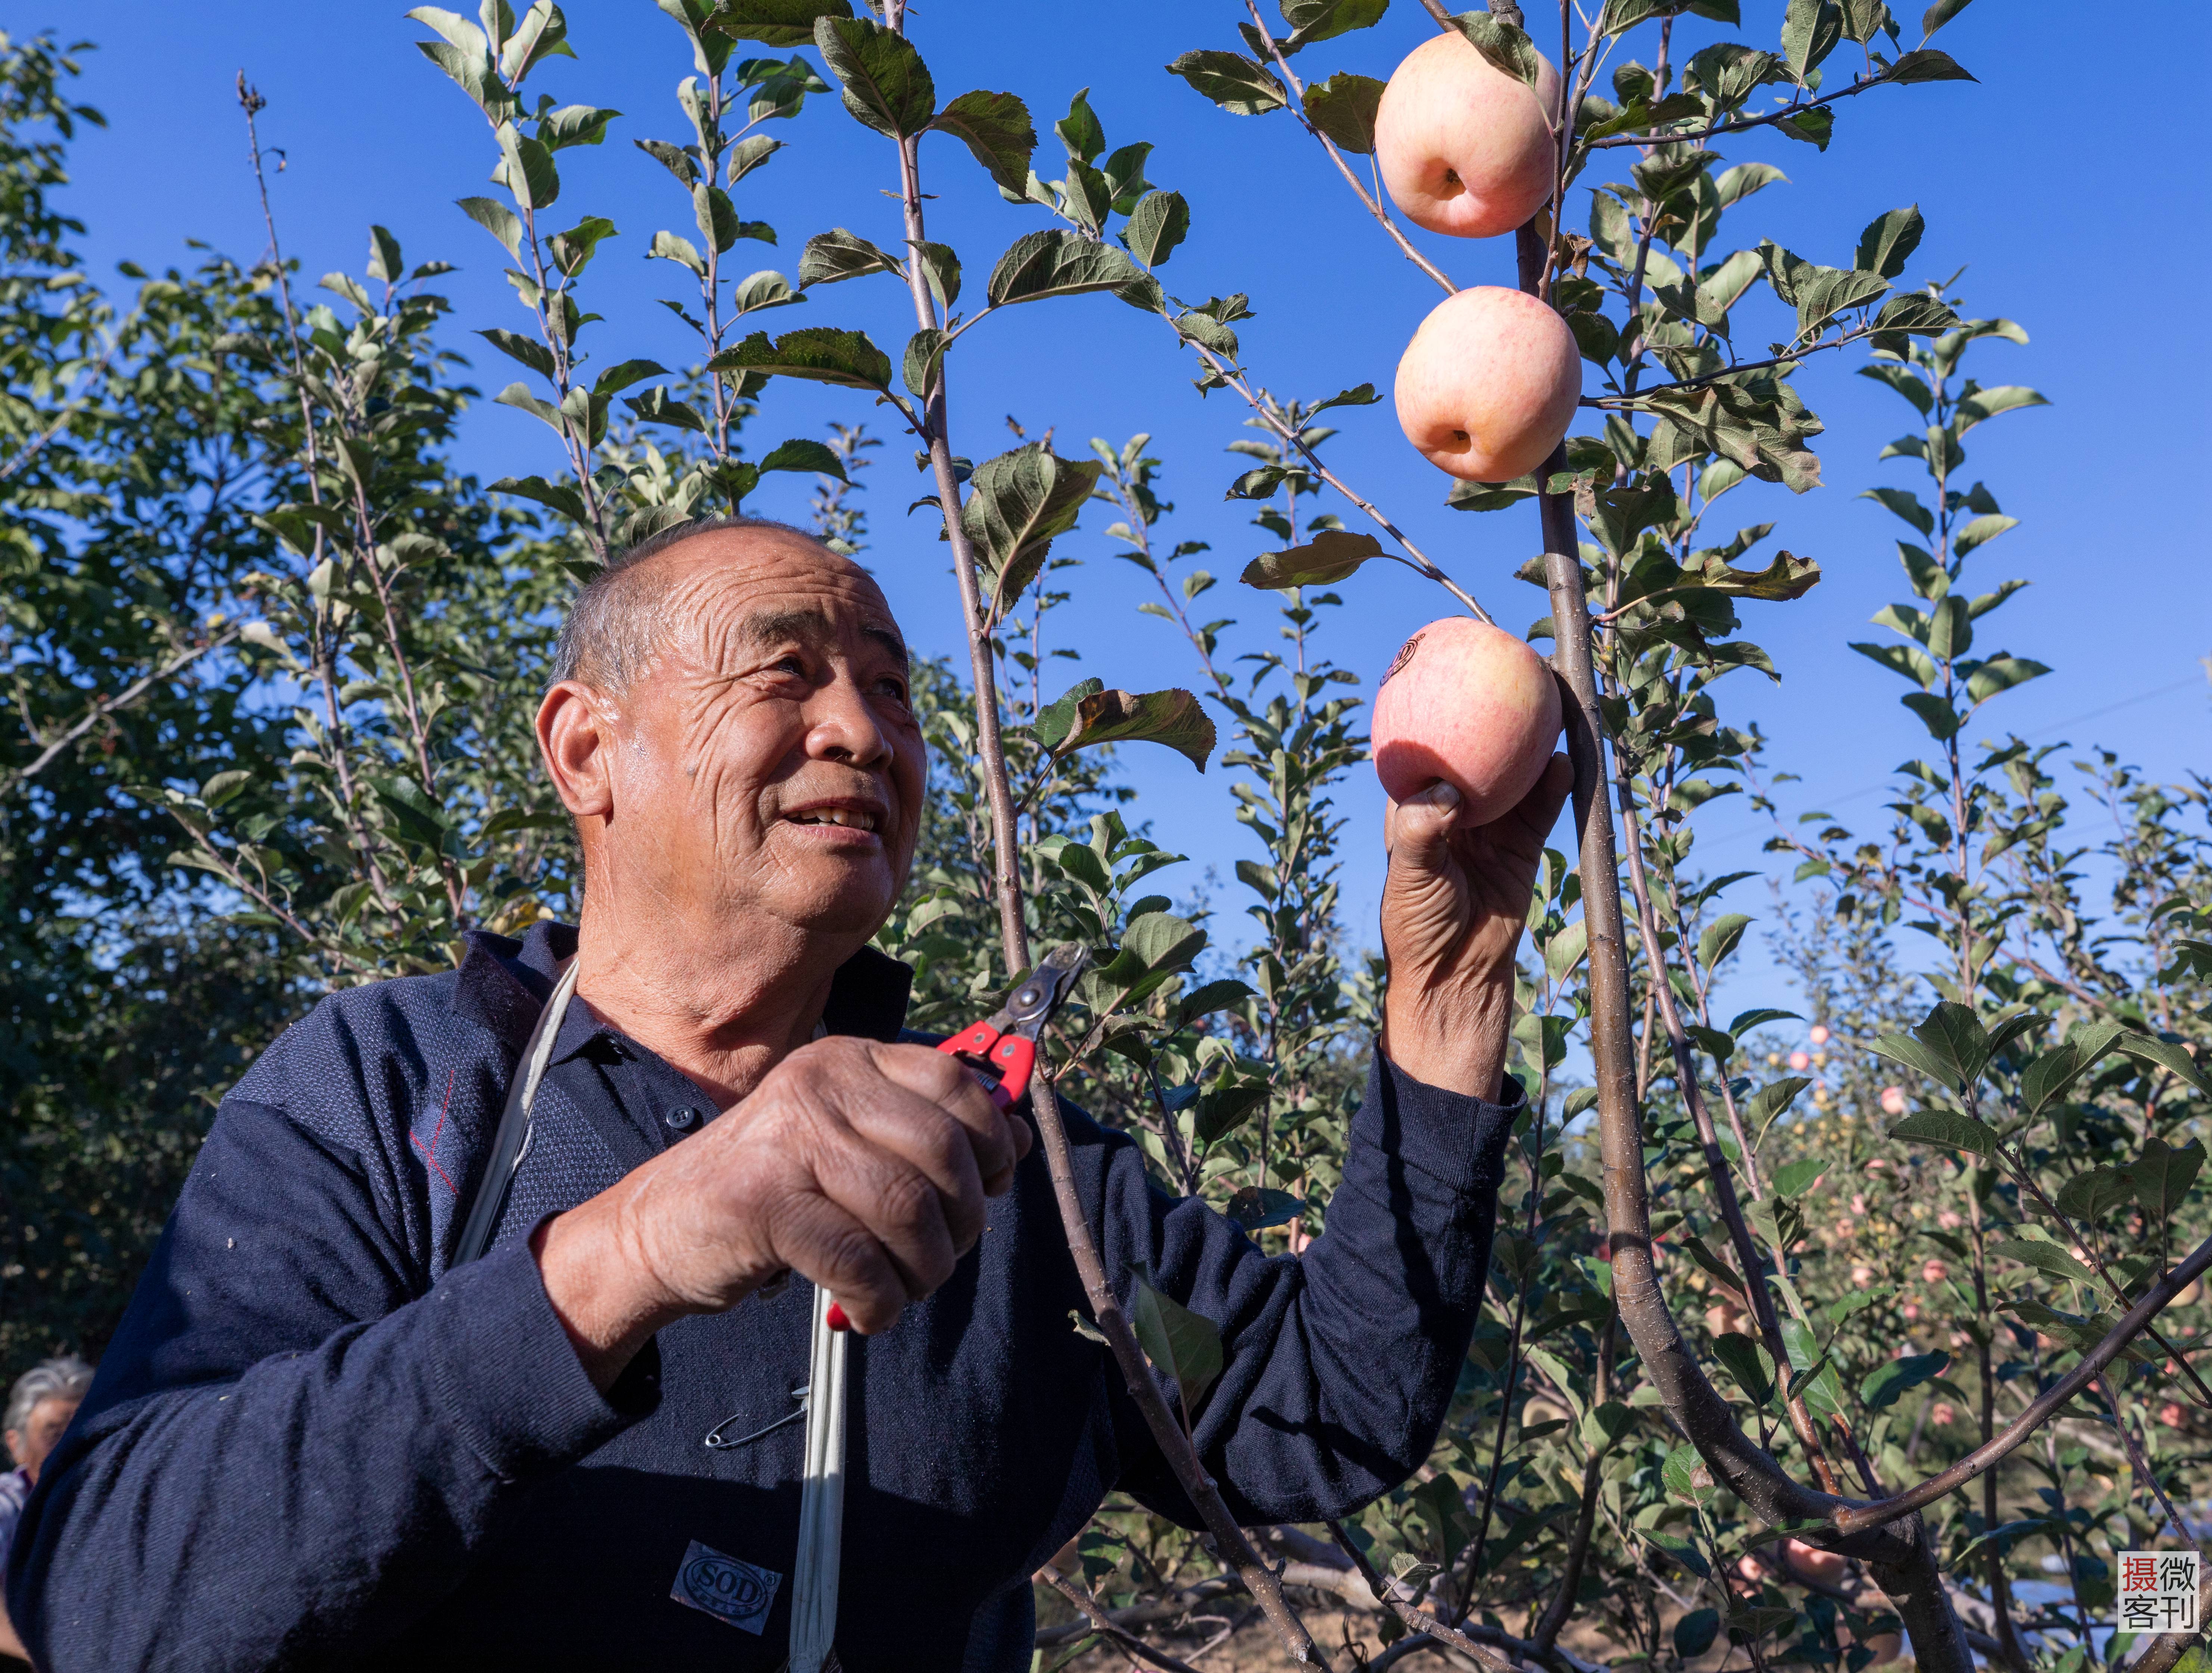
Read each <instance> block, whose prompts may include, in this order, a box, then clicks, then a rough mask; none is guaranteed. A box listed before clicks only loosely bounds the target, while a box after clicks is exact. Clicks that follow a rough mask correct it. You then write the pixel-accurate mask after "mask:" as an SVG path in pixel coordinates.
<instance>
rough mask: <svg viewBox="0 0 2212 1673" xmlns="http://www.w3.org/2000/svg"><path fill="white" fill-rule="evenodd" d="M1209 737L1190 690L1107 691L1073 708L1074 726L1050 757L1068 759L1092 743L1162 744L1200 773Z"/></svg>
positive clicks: (1202, 713) (1203, 713) (1209, 745)
mask: <svg viewBox="0 0 2212 1673" xmlns="http://www.w3.org/2000/svg"><path fill="white" fill-rule="evenodd" d="M1213 737H1214V734H1213V722H1212V720H1211V719H1209V718H1208V717H1207V715H1206V711H1205V709H1202V708H1200V706H1199V701H1198V699H1197V698H1196V697H1194V696H1193V695H1192V694H1191V693H1190V692H1188V691H1185V690H1180V689H1170V690H1165V691H1144V692H1128V691H1115V690H1105V691H1099V692H1097V693H1095V694H1093V695H1092V696H1091V697H1085V698H1084V699H1082V701H1081V702H1079V703H1078V704H1077V705H1076V711H1075V717H1074V720H1073V724H1072V725H1071V726H1070V727H1069V728H1068V731H1067V734H1066V737H1065V738H1064V739H1061V740H1060V744H1059V745H1057V746H1056V747H1055V748H1054V751H1053V753H1054V755H1066V754H1069V753H1071V752H1072V751H1076V750H1079V749H1082V748H1084V747H1085V745H1091V744H1112V743H1122V742H1127V743H1150V744H1164V745H1166V746H1167V747H1168V748H1170V749H1171V750H1174V751H1176V752H1177V753H1178V754H1181V755H1184V756H1187V757H1189V759H1190V761H1191V763H1192V764H1193V765H1194V766H1195V767H1197V769H1198V770H1199V771H1200V772H1204V771H1205V770H1206V759H1207V757H1210V756H1211V755H1212V753H1213Z"/></svg>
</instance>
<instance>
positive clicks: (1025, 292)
mask: <svg viewBox="0 0 2212 1673" xmlns="http://www.w3.org/2000/svg"><path fill="white" fill-rule="evenodd" d="M1144 276H1145V275H1144V271H1143V270H1142V269H1141V268H1139V266H1138V265H1136V263H1134V262H1133V261H1131V260H1130V259H1129V258H1128V256H1127V254H1126V253H1125V252H1122V251H1120V250H1117V249H1115V247H1114V246H1112V245H1110V244H1094V243H1092V242H1091V240H1089V239H1087V238H1085V237H1084V236H1083V234H1080V233H1079V232H1076V231H1073V229H1072V228H1066V227H1054V228H1048V229H1047V230H1045V231H1042V232H1034V233H1030V234H1026V235H1025V236H1024V237H1021V238H1018V239H1016V240H1014V243H1013V246H1012V248H1011V249H1009V250H1008V251H1007V252H1006V254H1004V255H1003V256H1000V258H999V265H997V266H996V267H994V268H993V269H992V270H991V277H990V279H989V282H988V283H986V285H985V286H984V295H986V296H987V297H988V298H989V299H990V303H991V306H992V307H1008V306H1010V305H1011V304H1012V303H1015V302H1036V301H1043V300H1044V299H1045V298H1047V297H1049V296H1079V295H1083V294H1084V293H1085V291H1091V290H1113V289H1117V288H1119V287H1120V286H1122V285H1125V284H1128V283H1131V282H1132V281H1134V280H1138V279H1141V278H1143V277H1144Z"/></svg>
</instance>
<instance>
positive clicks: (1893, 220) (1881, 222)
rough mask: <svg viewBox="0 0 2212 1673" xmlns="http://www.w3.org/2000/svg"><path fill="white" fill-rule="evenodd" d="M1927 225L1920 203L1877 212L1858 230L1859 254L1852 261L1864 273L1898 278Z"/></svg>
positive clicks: (1918, 243) (1917, 246) (1918, 244)
mask: <svg viewBox="0 0 2212 1673" xmlns="http://www.w3.org/2000/svg"><path fill="white" fill-rule="evenodd" d="M1927 228H1928V223H1927V222H1925V221H1923V220H1922V219H1921V217H1920V205H1919V204H1912V205H1911V207H1910V208H1907V209H1893V210H1890V211H1889V213H1888V214H1887V215H1881V216H1875V219H1874V220H1872V221H1871V222H1868V223H1867V229H1866V230H1865V231H1864V232H1863V233H1861V234H1859V252H1858V258H1857V260H1856V261H1854V262H1853V263H1852V265H1853V266H1855V267H1857V269H1858V270H1859V271H1861V272H1863V273H1878V274H1880V275H1881V277H1883V278H1885V279H1893V278H1895V277H1897V276H1898V275H1899V273H1902V272H1903V271H1905V259H1906V258H1907V257H1909V256H1910V255H1911V253H1912V252H1914V251H1915V250H1917V249H1918V248H1919V247H1920V236H1921V234H1923V232H1925V231H1926V230H1927Z"/></svg>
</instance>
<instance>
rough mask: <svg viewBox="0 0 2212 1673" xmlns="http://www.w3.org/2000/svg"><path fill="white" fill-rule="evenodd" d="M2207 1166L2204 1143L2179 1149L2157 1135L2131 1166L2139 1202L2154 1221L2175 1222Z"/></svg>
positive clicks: (2194, 1142) (2197, 1141)
mask: <svg viewBox="0 0 2212 1673" xmlns="http://www.w3.org/2000/svg"><path fill="white" fill-rule="evenodd" d="M2203 1166H2204V1141H2203V1140H2201V1139H2191V1141H2189V1142H2188V1143H2187V1144H2185V1145H2184V1146H2182V1147H2181V1148H2179V1150H2176V1149H2174V1148H2173V1147H2171V1146H2169V1145H2168V1144H2167V1143H2166V1141H2165V1140H2163V1139H2161V1138H2160V1137H2159V1136H2158V1135H2156V1134H2153V1135H2150V1136H2149V1137H2148V1138H2146V1139H2145V1140H2144V1141H2143V1147H2142V1155H2140V1156H2138V1157H2136V1159H2135V1160H2134V1161H2133V1162H2132V1163H2130V1165H2129V1166H2128V1170H2127V1173H2128V1179H2129V1181H2130V1183H2132V1184H2133V1185H2134V1187H2135V1192H2136V1203H2137V1204H2138V1206H2140V1207H2141V1208H2142V1211H2143V1213H2144V1214H2146V1215H2147V1216H2148V1217H2149V1218H2150V1219H2152V1220H2159V1221H2161V1222H2163V1221H2165V1220H2168V1219H2171V1218H2172V1214H2173V1211H2174V1210H2175V1209H2177V1208H2179V1207H2180V1206H2181V1204H2182V1201H2183V1199H2184V1198H2185V1197H2186V1196H2187V1195H2189V1188H2190V1187H2191V1185H2193V1184H2195V1183H2197V1173H2198V1172H2199V1171H2201V1170H2202V1169H2203Z"/></svg>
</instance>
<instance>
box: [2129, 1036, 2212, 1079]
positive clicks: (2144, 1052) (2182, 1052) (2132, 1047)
mask: <svg viewBox="0 0 2212 1673" xmlns="http://www.w3.org/2000/svg"><path fill="white" fill-rule="evenodd" d="M2113 1044H2114V1045H2115V1046H2116V1047H2117V1049H2119V1050H2121V1051H2123V1052H2124V1053H2126V1054H2127V1055H2128V1056H2130V1057H2132V1058H2134V1059H2135V1060H2136V1062H2139V1063H2150V1064H2154V1065H2155V1066H2156V1067H2158V1068H2162V1069H2166V1070H2168V1071H2170V1072H2171V1073H2172V1074H2174V1075H2176V1076H2178V1077H2179V1079H2181V1080H2185V1081H2187V1082H2188V1083H2189V1084H2190V1085H2191V1086H2194V1087H2196V1088H2197V1091H2198V1092H2207V1093H2212V1081H2207V1080H2205V1078H2204V1071H2203V1069H2201V1068H2198V1067H2197V1060H2196V1059H2195V1058H2194V1057H2191V1056H2190V1055H2189V1049H2188V1048H2187V1047H2186V1046H2183V1045H2180V1044H2179V1043H2176V1042H2174V1041H2172V1040H2154V1039H2151V1038H2149V1037H2148V1036H2145V1035H2142V1034H2123V1035H2121V1036H2120V1037H2119V1038H2118V1040H2116V1041H2114V1042H2113Z"/></svg>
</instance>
